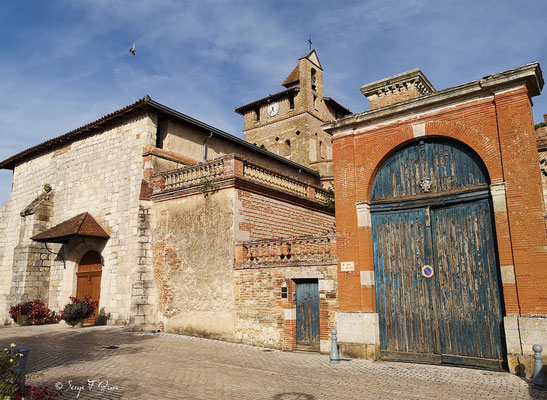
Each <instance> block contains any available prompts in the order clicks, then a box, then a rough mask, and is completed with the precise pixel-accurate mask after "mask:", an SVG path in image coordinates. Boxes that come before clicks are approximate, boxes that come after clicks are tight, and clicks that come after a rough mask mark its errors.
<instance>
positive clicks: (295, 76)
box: [282, 65, 300, 87]
mask: <svg viewBox="0 0 547 400" xmlns="http://www.w3.org/2000/svg"><path fill="white" fill-rule="evenodd" d="M298 67H299V65H297V66H296V67H294V69H293V71H292V72H291V73H290V74H289V76H287V78H286V79H285V80H284V81H283V83H282V85H283V86H285V87H287V86H290V85H291V84H292V83H295V82H298V81H299V80H300V73H299V68H298Z"/></svg>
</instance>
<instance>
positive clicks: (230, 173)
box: [153, 155, 332, 204]
mask: <svg viewBox="0 0 547 400" xmlns="http://www.w3.org/2000/svg"><path fill="white" fill-rule="evenodd" d="M235 178H237V179H238V180H243V181H247V182H252V183H254V184H258V185H261V186H266V187H269V188H271V189H275V190H279V191H281V192H285V193H290V194H292V195H295V196H298V197H302V198H307V199H308V200H311V201H314V202H317V203H322V204H329V201H331V200H332V193H330V192H329V191H327V190H324V189H322V188H320V187H317V186H314V185H310V184H308V183H306V182H302V181H299V180H297V179H293V178H289V177H287V176H285V175H283V174H280V173H278V172H275V171H272V170H270V169H268V168H265V167H262V166H259V165H257V164H254V163H252V162H250V161H247V160H245V159H242V158H240V157H238V156H235V155H228V156H224V157H220V158H217V159H215V160H212V161H208V162H204V163H199V164H194V165H189V166H185V167H183V168H179V169H175V170H172V171H166V172H162V173H158V174H155V175H154V179H153V194H154V195H161V194H163V193H172V192H174V191H176V190H179V189H191V188H192V187H194V188H199V190H200V191H202V192H205V191H207V190H209V189H214V188H215V187H217V186H216V184H217V183H220V182H222V181H229V180H230V179H232V180H234V179H235Z"/></svg>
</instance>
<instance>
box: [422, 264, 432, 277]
mask: <svg viewBox="0 0 547 400" xmlns="http://www.w3.org/2000/svg"><path fill="white" fill-rule="evenodd" d="M422 275H423V276H425V277H426V278H431V277H432V276H433V267H432V266H431V265H424V266H423V268H422Z"/></svg>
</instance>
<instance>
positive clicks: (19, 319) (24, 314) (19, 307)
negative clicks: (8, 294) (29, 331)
mask: <svg viewBox="0 0 547 400" xmlns="http://www.w3.org/2000/svg"><path fill="white" fill-rule="evenodd" d="M31 308H32V301H27V302H25V303H19V304H16V305H14V306H11V307H10V309H9V315H10V317H11V319H13V321H14V322H16V323H17V324H18V325H23V326H24V325H28V324H29V316H28V315H29V311H30V310H31Z"/></svg>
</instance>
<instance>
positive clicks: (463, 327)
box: [371, 140, 504, 368]
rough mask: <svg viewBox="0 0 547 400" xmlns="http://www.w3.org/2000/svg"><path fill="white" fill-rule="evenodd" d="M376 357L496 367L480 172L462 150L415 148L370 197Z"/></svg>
mask: <svg viewBox="0 0 547 400" xmlns="http://www.w3.org/2000/svg"><path fill="white" fill-rule="evenodd" d="M371 213H372V235H373V253H374V271H375V279H376V306H377V312H378V314H379V321H380V350H381V354H382V357H383V358H386V359H403V360H414V361H426V362H433V363H440V362H447V363H456V364H465V365H475V366H485V367H493V368H499V367H500V366H501V365H502V363H503V361H504V351H503V341H502V336H501V332H502V328H501V326H502V323H503V314H502V307H501V300H500V288H499V286H500V285H499V280H498V261H497V252H496V243H495V232H494V225H493V219H492V211H491V205H490V196H489V188H488V175H487V173H486V168H485V167H484V164H483V163H482V161H481V160H480V159H479V158H478V156H477V155H476V154H475V153H474V152H472V151H471V150H470V149H468V148H467V147H465V146H464V145H462V144H460V143H457V142H450V141H441V140H423V141H419V142H415V143H413V144H411V145H409V146H407V147H406V148H404V149H402V150H400V151H399V152H397V153H395V154H394V155H392V156H391V157H390V158H389V159H388V160H387V161H386V162H385V163H384V165H383V166H382V167H381V169H380V170H379V171H378V174H377V176H376V179H375V180H374V184H373V189H372V199H371Z"/></svg>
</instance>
